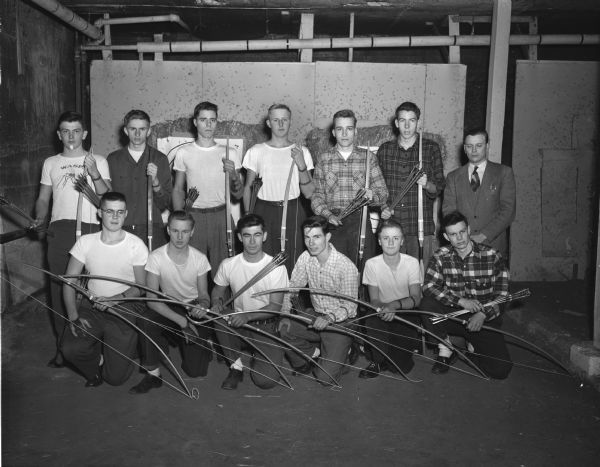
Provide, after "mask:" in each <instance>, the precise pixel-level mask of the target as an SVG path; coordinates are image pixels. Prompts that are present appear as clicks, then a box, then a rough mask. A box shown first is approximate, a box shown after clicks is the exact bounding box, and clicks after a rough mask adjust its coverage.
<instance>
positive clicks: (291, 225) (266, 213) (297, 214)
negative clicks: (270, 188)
mask: <svg viewBox="0 0 600 467" xmlns="http://www.w3.org/2000/svg"><path fill="white" fill-rule="evenodd" d="M254 212H255V213H256V214H258V215H259V216H261V217H262V218H263V219H264V220H265V230H266V232H268V236H267V241H266V242H265V243H264V244H263V250H264V251H265V252H266V253H267V254H269V255H271V256H275V255H276V254H277V253H279V252H280V251H281V218H282V217H283V206H281V203H274V202H270V201H263V200H262V199H257V200H256V206H255V208H254ZM306 217H307V214H306V209H305V207H304V204H303V203H302V200H301V199H300V198H296V199H292V200H290V201H289V202H288V207H287V217H286V242H285V252H286V253H287V255H288V258H287V261H286V262H285V267H286V268H287V270H288V274H291V272H292V270H293V269H294V265H295V264H296V261H297V260H298V256H300V255H301V254H302V252H303V251H304V233H303V232H302V222H304V220H305V219H306Z"/></svg>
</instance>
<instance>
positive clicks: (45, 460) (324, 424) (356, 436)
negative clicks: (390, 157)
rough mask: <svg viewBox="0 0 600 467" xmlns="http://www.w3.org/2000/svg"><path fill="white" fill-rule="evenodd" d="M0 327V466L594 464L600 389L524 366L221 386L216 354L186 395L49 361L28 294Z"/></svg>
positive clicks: (48, 345)
mask: <svg viewBox="0 0 600 467" xmlns="http://www.w3.org/2000/svg"><path fill="white" fill-rule="evenodd" d="M528 306H529V305H528ZM537 311H539V310H537ZM509 313H510V312H509ZM521 314H522V315H526V313H525V312H523V310H521ZM505 329H506V330H507V331H512V332H516V333H519V334H521V335H524V333H523V332H521V330H522V329H525V326H521V325H518V324H516V321H515V320H507V321H506V323H505ZM2 338H3V340H2V364H3V366H2V463H3V465H5V466H78V467H80V466H157V467H158V466H187V465H190V466H191V465H193V466H305V465H311V466H361V465H371V466H387V465H390V466H391V465H394V466H434V465H435V466H454V465H460V466H480V465H486V466H551V465H556V466H596V465H598V459H599V456H600V442H599V440H600V395H599V393H598V392H596V391H595V390H594V389H593V388H592V387H590V386H589V385H587V384H586V385H584V386H583V387H580V382H579V381H577V380H575V379H573V378H571V377H568V376H564V375H559V374H549V373H544V372H541V371H538V370H534V369H529V368H525V367H519V366H517V367H516V368H515V369H514V370H513V373H512V374H511V376H510V377H509V379H508V380H506V381H500V382H498V381H484V380H481V379H477V378H474V377H472V376H468V375H465V374H462V373H459V372H457V371H451V372H450V373H449V374H447V375H444V376H435V375H432V374H431V373H430V368H431V362H429V361H426V360H423V359H421V358H418V359H417V365H416V367H415V369H414V370H413V371H412V372H411V376H412V377H414V378H416V379H419V380H421V382H420V383H410V382H406V381H400V380H396V379H391V378H384V377H379V378H376V379H374V380H368V381H365V380H361V379H359V378H358V377H357V376H358V374H357V370H353V371H351V372H350V373H349V374H347V375H345V376H344V377H343V379H342V381H341V383H342V386H343V388H342V389H341V390H331V389H324V388H322V387H320V385H318V384H316V383H314V382H313V381H309V380H306V379H304V378H299V377H291V380H292V383H293V385H294V388H295V389H294V390H293V391H291V390H288V389H284V388H281V387H278V388H276V389H274V390H271V391H261V390H259V389H257V388H255V387H254V386H253V385H252V383H251V382H250V380H249V378H248V377H246V378H245V379H244V381H243V383H241V385H240V387H239V388H238V390H237V391H223V390H221V389H220V383H221V381H222V380H223V378H224V377H225V376H226V373H227V369H226V368H225V366H224V365H222V364H217V363H216V362H215V361H213V362H212V363H211V367H210V369H209V375H208V376H207V377H206V378H197V379H192V380H188V381H187V383H188V385H190V386H194V387H196V388H198V390H199V391H200V399H199V400H190V399H188V398H186V397H184V396H183V395H181V394H179V393H178V392H176V391H174V390H171V389H169V388H167V387H165V386H163V387H162V388H160V389H155V390H152V391H151V392H150V393H148V394H146V395H138V396H132V395H129V394H127V390H128V388H129V387H130V386H132V385H133V384H135V383H136V382H137V381H138V379H139V377H140V375H138V374H134V376H133V377H132V378H131V380H130V381H129V382H128V383H127V384H126V385H125V386H122V387H111V386H107V385H102V386H100V387H98V388H84V387H83V383H84V380H83V378H82V377H81V376H78V375H77V374H76V373H74V372H73V371H71V370H69V369H50V368H47V367H46V362H47V360H48V359H49V358H50V357H51V354H52V352H53V342H52V337H51V335H50V327H49V324H48V321H47V317H46V312H45V311H44V309H43V308H42V307H41V306H39V305H37V304H34V303H29V304H28V305H25V306H22V307H19V309H17V310H13V311H11V312H9V313H5V314H4V315H3V316H2ZM511 352H512V355H513V359H514V361H515V362H518V363H519V364H525V365H530V366H533V367H536V368H538V367H539V368H544V369H546V370H549V371H551V372H560V370H559V369H558V368H557V367H555V366H553V365H552V364H551V363H549V362H547V361H545V360H544V359H543V358H540V357H538V356H536V355H534V354H531V353H530V352H527V351H525V350H523V349H520V348H518V347H512V346H511ZM171 355H172V356H173V357H174V360H175V361H178V358H177V352H176V351H175V350H174V349H173V351H172V352H171ZM364 364H365V361H364V359H363V358H361V360H359V364H358V365H359V366H361V367H362V366H364ZM458 366H459V367H460V368H466V367H464V366H463V365H462V364H459V365H458ZM163 374H166V371H163ZM387 374H388V375H389V373H387ZM166 377H167V378H168V379H169V381H172V382H173V383H174V384H176V383H175V380H174V378H173V377H172V376H171V375H167V376H166Z"/></svg>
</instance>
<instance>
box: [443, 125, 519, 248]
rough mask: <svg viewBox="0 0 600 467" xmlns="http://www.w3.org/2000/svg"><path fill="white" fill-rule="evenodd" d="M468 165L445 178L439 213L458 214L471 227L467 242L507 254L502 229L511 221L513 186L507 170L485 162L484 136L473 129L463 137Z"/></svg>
mask: <svg viewBox="0 0 600 467" xmlns="http://www.w3.org/2000/svg"><path fill="white" fill-rule="evenodd" d="M463 147H464V150H465V153H466V154H467V157H468V159H469V163H468V164H465V165H463V166H462V167H460V168H458V169H456V170H454V171H452V172H450V173H449V174H448V177H447V178H446V189H445V191H444V203H443V204H442V211H443V214H444V215H446V214H448V213H450V212H452V211H460V212H462V213H463V214H464V215H465V216H466V217H467V219H468V221H469V225H470V226H471V239H472V240H474V241H475V242H477V243H485V244H487V245H490V246H491V247H493V248H494V249H495V250H498V251H499V252H500V253H501V254H502V255H503V256H504V257H505V258H506V257H507V254H508V240H507V237H506V229H508V227H509V226H510V224H511V222H512V221H513V220H514V218H515V210H516V187H515V177H514V175H513V171H512V169H511V168H510V167H508V166H506V165H502V164H497V163H495V162H492V161H489V160H488V150H489V144H488V134H487V132H486V131H485V130H484V129H475V130H471V131H469V132H467V133H466V134H465V140H464V146H463Z"/></svg>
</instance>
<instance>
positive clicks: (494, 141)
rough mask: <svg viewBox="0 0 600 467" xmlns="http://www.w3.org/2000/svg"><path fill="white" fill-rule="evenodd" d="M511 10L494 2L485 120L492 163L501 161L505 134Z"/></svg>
mask: <svg viewBox="0 0 600 467" xmlns="http://www.w3.org/2000/svg"><path fill="white" fill-rule="evenodd" d="M511 8H512V5H511V0H494V10H493V16H492V35H491V38H490V66H489V72H488V95H487V111H486V119H485V121H486V129H487V132H488V134H489V135H490V151H489V159H490V160H491V161H493V162H501V161H502V132H503V129H504V111H505V107H506V76H507V74H508V41H509V38H510V23H511V18H510V12H511Z"/></svg>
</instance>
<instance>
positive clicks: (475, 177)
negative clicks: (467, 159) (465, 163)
mask: <svg viewBox="0 0 600 467" xmlns="http://www.w3.org/2000/svg"><path fill="white" fill-rule="evenodd" d="M477 169H478V167H477V166H475V168H474V169H473V174H472V175H471V190H473V191H477V188H479V185H481V182H480V180H479V174H478V173H477Z"/></svg>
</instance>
